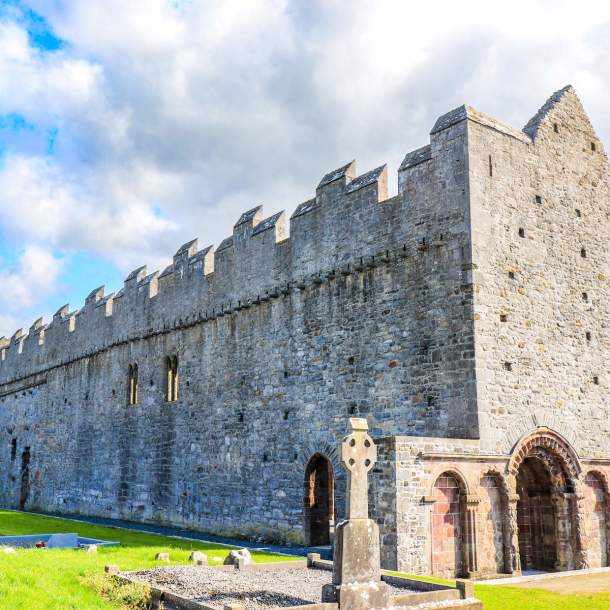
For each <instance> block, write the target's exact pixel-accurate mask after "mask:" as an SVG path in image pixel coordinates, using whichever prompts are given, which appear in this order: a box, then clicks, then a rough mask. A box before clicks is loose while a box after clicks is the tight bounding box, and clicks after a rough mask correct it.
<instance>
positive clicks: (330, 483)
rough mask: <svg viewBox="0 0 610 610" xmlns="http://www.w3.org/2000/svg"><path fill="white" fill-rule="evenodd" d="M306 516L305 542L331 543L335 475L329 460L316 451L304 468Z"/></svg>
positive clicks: (311, 543) (320, 544) (304, 508)
mask: <svg viewBox="0 0 610 610" xmlns="http://www.w3.org/2000/svg"><path fill="white" fill-rule="evenodd" d="M303 504H304V507H303V519H304V532H305V544H307V545H309V546H324V545H328V544H331V543H332V542H333V537H334V528H335V476H334V472H333V467H332V464H331V462H330V460H329V459H328V458H327V457H325V456H324V455H322V454H321V453H316V454H315V455H313V456H312V458H311V459H310V460H309V462H308V463H307V467H306V468H305V481H304V494H303Z"/></svg>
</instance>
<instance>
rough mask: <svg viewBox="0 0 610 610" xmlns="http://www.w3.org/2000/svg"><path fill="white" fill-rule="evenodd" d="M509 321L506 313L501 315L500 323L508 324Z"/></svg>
mask: <svg viewBox="0 0 610 610" xmlns="http://www.w3.org/2000/svg"><path fill="white" fill-rule="evenodd" d="M507 320H508V316H507V315H506V314H505V313H501V314H500V322H506V321H507Z"/></svg>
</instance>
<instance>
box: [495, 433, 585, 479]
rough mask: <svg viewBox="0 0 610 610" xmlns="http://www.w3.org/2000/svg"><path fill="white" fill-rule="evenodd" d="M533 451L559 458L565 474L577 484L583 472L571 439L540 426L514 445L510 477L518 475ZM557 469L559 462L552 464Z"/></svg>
mask: <svg viewBox="0 0 610 610" xmlns="http://www.w3.org/2000/svg"><path fill="white" fill-rule="evenodd" d="M533 453H536V455H537V456H541V455H542V453H545V454H547V455H552V456H555V457H556V458H559V465H561V467H562V468H564V469H565V474H566V475H567V476H568V477H569V478H570V479H571V480H572V483H573V484H574V485H576V483H577V481H578V480H579V478H580V473H581V472H582V466H581V465H580V460H579V458H578V454H577V453H576V450H575V449H574V447H573V446H572V445H571V444H570V443H569V441H568V440H567V439H566V438H564V437H563V436H562V435H561V434H559V433H558V432H556V431H555V430H551V429H550V428H538V429H536V430H533V431H531V432H529V433H528V434H526V435H525V436H523V437H521V439H520V440H519V441H518V442H517V443H516V444H515V445H514V446H513V448H512V451H511V457H510V460H509V462H508V466H507V470H508V475H509V477H516V476H517V473H518V471H519V467H520V466H521V464H522V463H523V461H524V460H525V459H526V458H527V457H528V456H529V455H532V454H533ZM550 466H551V467H553V469H554V471H556V469H557V467H558V464H557V463H552V464H550Z"/></svg>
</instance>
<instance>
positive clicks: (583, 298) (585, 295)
mask: <svg viewBox="0 0 610 610" xmlns="http://www.w3.org/2000/svg"><path fill="white" fill-rule="evenodd" d="M582 300H583V301H585V302H587V301H588V300H589V295H588V294H587V293H586V292H583V293H582Z"/></svg>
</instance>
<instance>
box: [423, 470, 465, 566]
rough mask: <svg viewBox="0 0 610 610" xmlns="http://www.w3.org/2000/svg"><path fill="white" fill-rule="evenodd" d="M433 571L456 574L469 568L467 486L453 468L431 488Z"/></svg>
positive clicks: (442, 475) (444, 473) (443, 474)
mask: <svg viewBox="0 0 610 610" xmlns="http://www.w3.org/2000/svg"><path fill="white" fill-rule="evenodd" d="M432 499H433V500H434V504H433V505H432V514H431V518H432V524H431V525H432V573H433V574H434V575H437V576H443V577H446V578H454V577H456V576H463V575H464V573H465V572H466V564H467V561H466V543H467V527H466V509H465V503H466V488H465V485H464V482H463V481H462V479H461V478H460V477H459V476H458V475H457V474H455V473H453V472H443V473H442V474H441V475H440V476H439V477H438V478H437V479H436V482H435V483H434V487H433V489H432Z"/></svg>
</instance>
